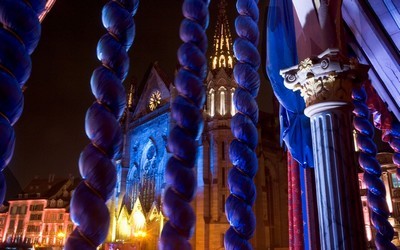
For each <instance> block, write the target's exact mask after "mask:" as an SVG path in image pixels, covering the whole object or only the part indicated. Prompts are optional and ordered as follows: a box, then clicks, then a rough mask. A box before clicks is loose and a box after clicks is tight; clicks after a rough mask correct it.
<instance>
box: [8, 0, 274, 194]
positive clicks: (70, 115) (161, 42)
mask: <svg viewBox="0 0 400 250" xmlns="http://www.w3.org/2000/svg"><path fill="white" fill-rule="evenodd" d="M105 2H106V1H98V0H97V1H94V0H90V1H82V0H57V2H56V4H55V5H54V7H53V9H52V10H51V12H50V13H49V14H48V16H47V17H46V19H45V20H44V22H43V24H42V37H41V40H40V42H39V46H38V48H37V49H36V51H35V52H34V54H33V56H32V62H33V71H32V75H31V77H30V79H29V81H28V82H27V85H26V86H27V87H28V88H27V89H26V91H25V108H24V112H23V114H22V117H21V119H20V120H19V121H18V123H17V124H16V126H15V130H16V135H17V141H16V148H15V152H14V157H13V160H12V161H11V163H10V164H9V168H10V169H11V171H12V172H13V173H14V175H15V176H16V178H17V179H18V181H19V182H20V184H21V186H22V187H24V186H26V184H28V182H29V181H30V180H31V179H32V178H33V177H34V176H40V177H43V178H46V177H47V176H48V175H49V174H56V176H60V177H66V176H68V175H69V174H72V175H74V176H79V170H78V159H79V154H80V152H81V150H82V149H83V148H84V146H85V145H86V144H88V143H89V140H88V139H87V137H86V135H85V131H84V118H85V113H86V110H87V108H88V107H89V106H90V105H91V103H92V102H93V101H94V100H95V99H94V97H93V96H92V94H91V90H90V85H89V84H90V77H91V74H92V71H93V70H94V69H95V68H96V67H98V66H99V65H100V63H99V61H98V60H97V57H96V44H97V41H98V39H99V38H100V37H101V36H102V35H103V34H104V33H105V29H104V28H103V26H102V24H101V8H102V6H103V4H104V3H105ZM217 2H218V1H212V4H211V14H212V16H211V23H210V26H209V32H208V34H209V36H208V37H209V38H211V37H212V34H213V32H214V22H215V18H216V17H215V14H216V5H217ZM266 2H268V1H260V11H261V14H263V13H264V12H265V6H266ZM82 3H85V4H82ZM234 3H235V1H233V0H228V4H229V6H228V8H229V9H230V10H229V14H230V16H229V17H230V18H231V20H232V21H231V31H232V35H235V32H234V26H233V17H234V15H236V14H235V9H234ZM181 4H182V1H181V0H169V1H167V0H144V1H141V2H140V6H139V10H138V13H137V15H136V16H135V22H136V38H135V43H134V45H133V46H132V48H131V49H130V52H129V54H130V58H131V66H130V73H129V76H128V78H127V80H126V81H125V84H126V83H128V82H129V81H130V80H131V79H132V78H133V77H135V78H136V79H138V80H139V81H140V80H141V79H142V77H143V75H144V73H145V71H146V69H147V68H148V66H149V65H150V63H151V62H154V61H158V62H159V65H160V67H161V68H162V69H164V71H165V72H166V73H167V74H168V75H169V76H170V77H171V79H172V77H173V72H174V69H175V66H176V64H177V59H176V51H177V48H178V46H179V45H180V44H181V42H180V40H179V36H178V29H179V23H180V22H181V20H182V14H181ZM260 21H261V22H263V21H264V16H263V15H262V16H261V18H260ZM263 36H264V30H262V39H261V41H262V42H261V44H264V42H263V40H264V38H263ZM210 47H211V46H210ZM210 47H209V48H210ZM261 51H265V49H262V50H261ZM261 72H263V71H261ZM262 78H264V76H262ZM261 94H263V99H264V100H265V99H268V100H269V101H268V102H265V101H263V103H262V104H260V105H261V107H260V108H261V110H264V111H267V112H272V108H271V106H272V101H271V96H272V94H271V91H270V88H269V86H267V84H266V81H265V80H264V82H263V83H262V87H261V91H260V95H261ZM265 95H267V96H268V98H265Z"/></svg>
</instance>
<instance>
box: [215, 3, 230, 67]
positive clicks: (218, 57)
mask: <svg viewBox="0 0 400 250" xmlns="http://www.w3.org/2000/svg"><path fill="white" fill-rule="evenodd" d="M226 6H227V3H226V0H220V1H219V5H218V19H217V25H216V27H215V32H214V41H213V51H212V55H211V57H210V63H211V65H210V68H211V69H213V70H214V69H218V68H233V52H232V36H231V31H230V29H229V23H228V17H227V14H226Z"/></svg>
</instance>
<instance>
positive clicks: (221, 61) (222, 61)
mask: <svg viewBox="0 0 400 250" xmlns="http://www.w3.org/2000/svg"><path fill="white" fill-rule="evenodd" d="M219 67H226V59H225V56H224V55H221V56H220V57H219Z"/></svg>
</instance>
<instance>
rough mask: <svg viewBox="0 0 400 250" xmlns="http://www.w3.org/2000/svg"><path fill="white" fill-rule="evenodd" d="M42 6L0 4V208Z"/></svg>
mask: <svg viewBox="0 0 400 250" xmlns="http://www.w3.org/2000/svg"><path fill="white" fill-rule="evenodd" d="M45 5H46V0H26V1H23V0H2V1H0V24H1V25H0V171H1V172H0V204H2V203H3V201H4V197H5V193H6V182H5V178H4V175H3V172H2V171H3V169H4V168H5V167H6V166H7V165H8V163H9V162H10V160H11V158H12V155H13V152H14V145H15V132H14V128H13V125H14V124H15V123H16V122H17V121H18V119H19V118H20V116H21V114H22V110H23V106H24V95H23V93H22V88H23V86H24V84H25V83H26V81H27V80H28V78H29V76H30V75H31V70H32V62H31V58H30V55H31V54H32V53H33V51H34V50H35V49H36V47H37V45H38V43H39V39H40V35H41V26H40V22H39V15H40V14H41V13H42V12H43V11H44V9H45ZM17 13H18V14H17Z"/></svg>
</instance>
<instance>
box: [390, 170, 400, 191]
mask: <svg viewBox="0 0 400 250" xmlns="http://www.w3.org/2000/svg"><path fill="white" fill-rule="evenodd" d="M392 184H393V188H400V181H399V180H398V179H397V176H396V173H392Z"/></svg>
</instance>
